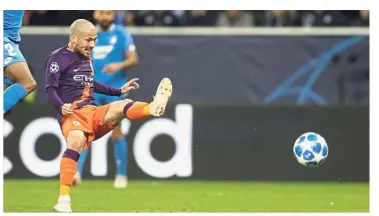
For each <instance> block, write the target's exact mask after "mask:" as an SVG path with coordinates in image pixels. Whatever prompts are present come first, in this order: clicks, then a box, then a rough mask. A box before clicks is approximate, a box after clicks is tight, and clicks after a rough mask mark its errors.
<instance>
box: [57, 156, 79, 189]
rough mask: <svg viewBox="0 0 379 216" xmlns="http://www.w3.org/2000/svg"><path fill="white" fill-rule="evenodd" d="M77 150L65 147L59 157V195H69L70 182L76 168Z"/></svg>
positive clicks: (72, 179)
mask: <svg viewBox="0 0 379 216" xmlns="http://www.w3.org/2000/svg"><path fill="white" fill-rule="evenodd" d="M79 157H80V154H79V152H77V151H75V150H72V149H67V150H66V151H65V152H64V154H63V157H62V159H61V166H60V176H59V177H60V189H59V195H60V196H64V195H70V191H71V186H72V182H73V181H74V177H75V174H76V170H77V169H78V160H79Z"/></svg>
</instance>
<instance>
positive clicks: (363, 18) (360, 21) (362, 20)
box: [352, 10, 370, 26]
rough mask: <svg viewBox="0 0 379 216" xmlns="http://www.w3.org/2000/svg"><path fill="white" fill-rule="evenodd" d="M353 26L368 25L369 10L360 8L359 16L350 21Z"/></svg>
mask: <svg viewBox="0 0 379 216" xmlns="http://www.w3.org/2000/svg"><path fill="white" fill-rule="evenodd" d="M352 25H353V26H370V11H369V10H361V11H359V16H358V17H357V18H356V19H355V20H354V21H353V22H352Z"/></svg>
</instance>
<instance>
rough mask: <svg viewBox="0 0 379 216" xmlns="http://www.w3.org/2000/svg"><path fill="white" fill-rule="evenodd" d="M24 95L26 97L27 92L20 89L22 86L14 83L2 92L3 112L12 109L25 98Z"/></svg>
mask: <svg viewBox="0 0 379 216" xmlns="http://www.w3.org/2000/svg"><path fill="white" fill-rule="evenodd" d="M26 95H28V92H27V91H26V90H25V89H24V87H22V85H20V84H18V83H15V84H13V85H11V86H9V87H8V88H7V89H6V90H5V91H4V112H7V111H9V110H10V109H12V107H14V106H15V105H16V104H17V103H18V102H19V101H20V100H22V99H23V98H24V97H26Z"/></svg>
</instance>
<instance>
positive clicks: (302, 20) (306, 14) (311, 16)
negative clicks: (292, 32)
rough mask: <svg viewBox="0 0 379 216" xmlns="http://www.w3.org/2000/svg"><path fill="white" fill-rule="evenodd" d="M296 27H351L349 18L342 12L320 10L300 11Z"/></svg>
mask: <svg viewBox="0 0 379 216" xmlns="http://www.w3.org/2000/svg"><path fill="white" fill-rule="evenodd" d="M294 24H295V25H300V26H318V27H322V26H349V25H350V22H349V19H348V17H347V16H345V15H344V14H343V13H341V11H332V10H327V11H324V10H319V11H299V14H298V16H297V17H296V20H295V23H294Z"/></svg>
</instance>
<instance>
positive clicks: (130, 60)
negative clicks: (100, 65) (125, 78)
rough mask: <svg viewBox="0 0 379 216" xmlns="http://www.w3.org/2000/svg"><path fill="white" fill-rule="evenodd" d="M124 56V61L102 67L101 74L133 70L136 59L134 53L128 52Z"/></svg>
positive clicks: (135, 53)
mask: <svg viewBox="0 0 379 216" xmlns="http://www.w3.org/2000/svg"><path fill="white" fill-rule="evenodd" d="M125 56H126V60H125V61H122V62H117V63H112V64H109V65H107V66H105V67H104V69H103V72H104V73H110V74H111V73H115V72H117V71H120V70H123V69H128V68H133V67H135V66H136V65H137V63H138V59H137V58H138V57H137V52H136V51H128V52H126V54H125Z"/></svg>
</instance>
